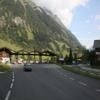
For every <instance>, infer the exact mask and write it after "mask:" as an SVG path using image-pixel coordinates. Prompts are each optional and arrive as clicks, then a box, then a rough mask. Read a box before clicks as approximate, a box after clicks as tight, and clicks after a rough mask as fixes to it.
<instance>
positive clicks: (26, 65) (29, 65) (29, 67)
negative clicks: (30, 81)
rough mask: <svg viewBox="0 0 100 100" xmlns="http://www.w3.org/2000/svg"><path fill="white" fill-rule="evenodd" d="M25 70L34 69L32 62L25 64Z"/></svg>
mask: <svg viewBox="0 0 100 100" xmlns="http://www.w3.org/2000/svg"><path fill="white" fill-rule="evenodd" d="M24 71H32V67H31V64H24Z"/></svg>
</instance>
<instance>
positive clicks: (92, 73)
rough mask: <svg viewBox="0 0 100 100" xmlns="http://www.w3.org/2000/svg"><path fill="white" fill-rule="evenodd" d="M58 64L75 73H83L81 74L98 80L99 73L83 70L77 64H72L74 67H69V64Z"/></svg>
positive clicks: (99, 77)
mask: <svg viewBox="0 0 100 100" xmlns="http://www.w3.org/2000/svg"><path fill="white" fill-rule="evenodd" d="M60 66H61V67H62V68H63V69H64V70H67V71H71V72H73V73H77V74H80V75H83V76H88V77H91V78H95V79H98V80H100V73H95V72H92V71H87V70H83V69H81V68H80V67H78V66H74V67H71V66H68V65H60Z"/></svg>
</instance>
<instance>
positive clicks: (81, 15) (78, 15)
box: [33, 0, 100, 48]
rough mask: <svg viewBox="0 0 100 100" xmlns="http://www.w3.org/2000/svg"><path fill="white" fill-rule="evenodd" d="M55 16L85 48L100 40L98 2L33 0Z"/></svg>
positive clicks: (91, 0)
mask: <svg viewBox="0 0 100 100" xmlns="http://www.w3.org/2000/svg"><path fill="white" fill-rule="evenodd" d="M33 1H34V2H36V3H37V4H38V5H39V6H42V7H46V8H47V9H49V10H51V11H52V12H53V13H54V14H56V15H57V16H58V17H59V18H60V19H61V21H62V22H63V23H64V25H65V26H66V27H67V28H69V29H70V30H71V31H72V33H73V34H75V36H76V37H77V38H78V39H79V41H80V42H81V43H82V44H83V45H84V46H86V47H87V48H89V47H91V46H92V45H93V41H94V40H95V39H100V0H33Z"/></svg>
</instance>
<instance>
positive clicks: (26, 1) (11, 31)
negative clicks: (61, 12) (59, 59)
mask: <svg viewBox="0 0 100 100" xmlns="http://www.w3.org/2000/svg"><path fill="white" fill-rule="evenodd" d="M0 47H9V48H11V49H14V50H20V49H26V50H33V49H34V48H35V49H41V50H42V49H49V50H52V51H53V52H57V53H59V54H63V53H64V52H66V49H67V48H69V47H72V48H76V47H81V45H80V43H79V41H78V40H77V39H76V37H75V36H74V35H73V34H72V33H71V32H70V31H69V30H68V29H66V28H65V27H64V25H63V24H62V23H61V21H60V20H59V19H58V18H57V17H56V16H54V15H53V14H52V13H51V12H49V11H48V10H46V9H43V8H40V7H38V6H37V5H36V4H34V3H33V2H31V1H30V0H0Z"/></svg>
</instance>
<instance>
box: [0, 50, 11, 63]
mask: <svg viewBox="0 0 100 100" xmlns="http://www.w3.org/2000/svg"><path fill="white" fill-rule="evenodd" d="M10 57H11V51H10V50H9V49H8V48H0V62H1V63H10Z"/></svg>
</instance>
